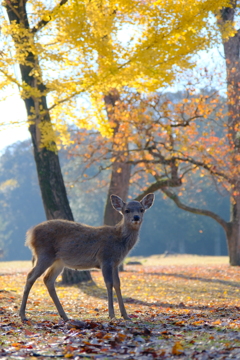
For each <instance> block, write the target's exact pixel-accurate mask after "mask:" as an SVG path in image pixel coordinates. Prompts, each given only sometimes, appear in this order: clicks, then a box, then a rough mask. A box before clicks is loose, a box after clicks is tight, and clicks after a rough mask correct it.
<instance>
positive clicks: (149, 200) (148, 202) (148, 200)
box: [140, 194, 155, 210]
mask: <svg viewBox="0 0 240 360" xmlns="http://www.w3.org/2000/svg"><path fill="white" fill-rule="evenodd" d="M154 197H155V196H154V194H148V195H146V196H144V198H143V199H142V200H141V201H140V203H141V204H142V206H143V207H144V209H145V210H147V209H149V208H150V207H151V206H152V204H153V202H154Z"/></svg>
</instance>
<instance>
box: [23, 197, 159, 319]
mask: <svg viewBox="0 0 240 360" xmlns="http://www.w3.org/2000/svg"><path fill="white" fill-rule="evenodd" d="M153 199H154V195H153V194H149V195H147V196H145V198H144V199H143V200H142V201H141V202H138V201H131V202H129V203H127V204H125V203H124V202H123V201H122V200H121V198H119V197H118V196H116V195H112V197H111V201H112V205H113V207H114V208H115V209H116V210H117V211H119V212H120V213H121V214H122V215H123V219H122V221H121V222H120V223H119V224H117V225H116V226H99V227H92V226H88V225H83V224H80V223H76V222H73V221H67V220H49V221H45V222H43V223H41V224H39V225H37V226H35V227H34V228H32V229H30V230H29V231H28V232H27V238H26V245H27V246H28V247H29V248H30V249H31V250H32V254H33V258H34V259H35V267H34V268H33V269H32V271H31V272H30V273H29V274H28V278H27V282H26V286H25V290H24V294H23V300H22V305H21V309H20V316H21V318H22V320H24V319H25V308H26V302H27V298H28V294H29V292H30V290H31V287H32V285H33V284H34V282H35V281H36V279H37V278H38V277H39V276H40V275H42V274H43V273H44V272H45V271H46V270H47V272H46V274H45V276H44V283H45V285H46V286H47V288H48V291H49V294H50V296H51V297H52V299H53V301H54V303H55V305H56V308H57V309H58V312H59V315H60V316H61V317H62V318H63V319H64V320H68V318H67V315H66V314H65V312H64V310H63V308H62V305H61V304H60V302H59V299H58V297H57V294H56V291H55V287H54V282H55V280H56V278H57V276H58V275H59V274H60V273H61V271H62V270H63V268H64V267H68V268H72V269H78V270H87V269H92V268H97V269H101V270H102V273H103V277H104V280H105V283H106V287H107V290H108V308H109V316H110V318H113V317H114V309H113V295H112V288H113V286H114V288H115V291H116V293H117V297H118V302H119V307H120V310H121V314H122V316H123V317H124V318H125V319H128V316H127V313H126V310H125V307H124V304H123V300H122V295H121V290H120V280H119V276H118V266H119V265H120V264H121V262H122V261H123V259H124V258H125V256H126V255H127V254H128V252H129V251H130V250H131V249H132V247H133V246H134V245H135V244H136V242H137V241H138V235H139V230H140V226H141V223H142V220H143V214H144V212H145V210H146V209H148V208H149V207H150V206H151V205H152V203H153Z"/></svg>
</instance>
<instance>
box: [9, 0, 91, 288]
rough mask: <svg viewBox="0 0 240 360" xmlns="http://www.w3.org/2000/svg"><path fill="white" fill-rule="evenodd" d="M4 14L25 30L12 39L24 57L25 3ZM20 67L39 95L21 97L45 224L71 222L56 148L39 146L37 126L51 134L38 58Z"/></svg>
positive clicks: (27, 37)
mask: <svg viewBox="0 0 240 360" xmlns="http://www.w3.org/2000/svg"><path fill="white" fill-rule="evenodd" d="M6 10H7V14H8V17H9V21H10V23H12V22H15V23H17V24H19V25H20V26H21V27H22V28H24V29H25V30H26V32H25V33H24V37H19V36H18V35H13V36H12V37H13V41H14V42H15V44H16V51H18V52H21V46H22V45H23V44H25V49H24V51H25V54H26V49H27V48H28V41H29V40H34V38H33V34H32V33H31V30H30V27H29V22H28V15H27V12H26V1H21V0H15V1H11V0H9V1H8V2H6ZM26 34H28V35H26ZM19 66H20V72H21V76H22V81H23V83H25V84H27V85H28V86H29V87H30V89H33V90H35V94H36V90H37V93H41V96H39V97H36V95H35V96H34V95H31V93H30V91H29V89H28V95H27V93H24V91H23V92H22V94H23V95H22V96H23V100H24V103H25V107H26V110H27V115H28V118H29V119H31V123H30V125H29V131H30V133H31V138H32V143H33V149H34V158H35V162H36V167H37V174H38V180H39V185H40V190H41V195H42V201H43V205H44V209H45V213H46V217H47V219H48V220H50V219H57V218H60V219H66V220H71V221H73V220H74V219H73V214H72V211H71V208H70V206H69V202H68V198H67V193H66V188H65V185H64V181H63V176H62V172H61V167H60V163H59V157H58V154H57V147H56V144H55V142H54V141H52V142H51V143H50V144H48V145H49V148H48V146H46V145H44V146H43V145H42V143H41V140H42V134H41V130H40V127H39V125H40V124H41V125H48V128H49V130H50V131H52V125H51V119H50V114H49V111H48V108H47V101H46V87H45V85H44V84H43V81H42V78H41V76H40V75H38V76H36V75H34V73H35V72H34V71H33V70H34V69H36V70H38V71H37V73H38V74H39V73H40V69H39V62H38V58H37V57H36V55H34V54H33V53H32V52H31V51H28V52H27V54H26V55H25V61H23V62H22V63H20V64H19ZM33 93H34V91H33ZM40 109H41V111H40ZM64 272H65V276H64V278H65V279H74V282H75V283H76V282H81V281H86V279H88V280H91V274H90V272H89V271H85V272H79V273H78V274H79V276H76V273H75V272H74V271H73V270H69V269H68V270H64ZM72 273H73V274H74V275H73V274H72Z"/></svg>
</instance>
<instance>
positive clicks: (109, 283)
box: [102, 263, 115, 319]
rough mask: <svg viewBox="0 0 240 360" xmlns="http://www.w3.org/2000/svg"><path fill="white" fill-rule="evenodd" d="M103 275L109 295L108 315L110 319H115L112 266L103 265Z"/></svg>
mask: <svg viewBox="0 0 240 360" xmlns="http://www.w3.org/2000/svg"><path fill="white" fill-rule="evenodd" d="M102 274H103V278H104V282H105V284H106V288H107V294H108V314H109V317H110V319H112V318H114V317H115V314H114V308H113V268H112V265H111V264H108V263H105V264H103V265H102Z"/></svg>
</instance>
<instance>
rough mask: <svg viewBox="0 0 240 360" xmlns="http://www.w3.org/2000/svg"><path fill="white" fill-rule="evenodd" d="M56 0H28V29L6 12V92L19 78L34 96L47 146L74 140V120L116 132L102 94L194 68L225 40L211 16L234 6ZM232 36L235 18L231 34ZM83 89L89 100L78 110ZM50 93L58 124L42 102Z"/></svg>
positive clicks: (151, 86) (144, 86)
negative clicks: (22, 74) (198, 56)
mask: <svg viewBox="0 0 240 360" xmlns="http://www.w3.org/2000/svg"><path fill="white" fill-rule="evenodd" d="M16 3H17V4H19V3H20V0H17V1H16ZM50 3H51V5H49V4H50ZM50 3H49V2H45V1H35V0H29V1H28V10H29V13H28V19H27V20H28V23H29V28H28V26H27V23H26V22H23V21H20V23H17V22H16V21H12V22H11V23H10V24H9V23H8V22H7V21H6V19H5V17H4V13H3V11H2V12H1V14H0V26H1V36H2V42H1V49H0V54H1V56H0V91H5V90H6V88H7V87H8V86H11V85H12V84H17V85H18V87H19V89H20V95H21V97H22V98H23V99H29V98H32V99H33V101H34V104H35V107H34V111H33V114H32V116H30V115H29V118H28V120H31V121H35V119H36V118H37V117H39V119H40V128H39V129H40V131H41V137H42V139H41V141H42V144H44V146H45V145H46V144H51V143H52V141H57V138H58V139H60V140H61V141H62V142H63V144H67V143H69V141H70V136H69V134H68V129H67V124H69V123H73V124H75V125H76V126H79V127H86V128H94V129H97V130H98V131H100V132H101V133H102V135H103V136H106V137H111V136H112V133H113V131H112V128H111V126H110V124H109V123H108V119H107V116H106V111H105V108H104V102H103V95H104V94H107V93H108V92H109V91H110V90H111V89H113V88H116V89H118V90H121V91H122V89H124V87H129V88H134V89H135V90H136V91H141V92H145V93H149V92H153V91H156V89H159V88H160V87H162V86H164V85H166V84H171V83H172V82H173V81H174V79H175V77H176V75H177V73H178V71H179V69H185V68H186V67H192V66H193V64H192V58H191V57H192V55H193V54H195V53H196V52H198V51H199V50H202V49H205V48H208V47H209V46H212V45H213V44H214V43H216V42H217V41H219V37H218V32H219V28H218V26H217V24H216V23H215V22H214V21H212V20H211V21H209V15H210V14H216V13H217V12H218V11H219V9H220V8H221V7H224V6H229V1H228V0H218V1H216V0H199V1H186V0H170V1H169V0H161V1H160V0H153V1H140V0H92V1H87V0H69V1H67V2H66V3H65V4H64V5H62V6H60V5H59V4H60V2H59V1H57V0H54V1H51V2H50ZM3 6H4V3H3V5H2V7H3ZM16 9H17V6H15V10H14V11H17V10H16ZM20 15H21V14H19V17H21V16H20ZM203 29H204V31H203ZM232 34H233V28H232V25H231V24H229V26H228V27H226V28H224V36H225V37H227V36H229V35H232ZM16 64H18V65H20V66H21V67H22V68H24V69H25V70H26V69H28V71H29V73H28V77H29V78H30V80H29V82H28V84H26V82H24V81H20V80H19V76H18V75H17V73H16V72H15V71H13V66H15V65H16ZM29 69H30V70H29ZM25 70H24V71H25ZM43 84H44V85H43ZM40 85H43V86H40ZM83 94H85V96H86V97H87V98H88V101H89V104H87V105H85V104H84V105H81V106H80V108H78V105H79V102H80V100H79V99H80V98H81V99H82V98H83ZM46 95H48V102H49V104H50V105H49V110H50V114H51V121H52V123H53V125H54V126H53V128H51V126H50V125H49V124H48V123H46V122H45V121H44V119H43V118H44V116H43V115H44V114H43V113H41V109H38V107H37V106H36V104H37V99H40V98H41V96H46ZM89 99H90V100H89ZM72 106H74V109H72V108H71V107H72ZM80 110H81V111H80ZM58 115H60V116H59V117H58ZM41 122H43V123H42V124H41Z"/></svg>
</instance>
